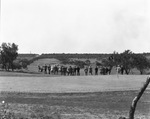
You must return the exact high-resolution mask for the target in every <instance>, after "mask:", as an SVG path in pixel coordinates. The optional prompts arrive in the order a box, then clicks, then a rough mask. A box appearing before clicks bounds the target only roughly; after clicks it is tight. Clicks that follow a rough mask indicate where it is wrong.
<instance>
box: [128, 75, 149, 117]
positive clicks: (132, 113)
mask: <svg viewBox="0 0 150 119" xmlns="http://www.w3.org/2000/svg"><path fill="white" fill-rule="evenodd" d="M149 83H150V76H148V77H147V80H146V82H145V84H144V85H143V87H142V88H141V89H140V92H139V93H138V95H137V96H136V97H135V98H134V99H133V101H132V104H131V107H130V111H129V119H134V112H135V109H136V105H137V102H138V101H139V99H140V98H141V96H142V94H143V93H144V91H145V89H146V88H147V86H148V84H149Z"/></svg>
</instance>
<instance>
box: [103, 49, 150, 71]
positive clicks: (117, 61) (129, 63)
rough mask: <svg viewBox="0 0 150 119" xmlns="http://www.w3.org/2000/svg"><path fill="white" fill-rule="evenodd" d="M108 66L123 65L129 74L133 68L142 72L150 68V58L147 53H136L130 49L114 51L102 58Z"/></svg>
mask: <svg viewBox="0 0 150 119" xmlns="http://www.w3.org/2000/svg"><path fill="white" fill-rule="evenodd" d="M102 63H103V64H104V65H106V66H110V67H113V66H121V67H122V68H123V70H124V71H125V73H126V74H129V73H130V71H131V70H132V69H133V68H136V69H137V70H139V71H140V73H141V74H143V73H144V71H145V70H148V69H149V68H150V59H148V58H147V57H146V55H145V54H135V53H133V52H132V51H130V50H125V51H124V52H122V53H118V52H114V53H113V54H112V55H111V56H110V57H108V58H105V59H103V60H102Z"/></svg>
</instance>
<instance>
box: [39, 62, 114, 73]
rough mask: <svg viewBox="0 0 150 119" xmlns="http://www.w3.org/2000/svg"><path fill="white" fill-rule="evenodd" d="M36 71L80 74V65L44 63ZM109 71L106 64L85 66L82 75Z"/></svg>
mask: <svg viewBox="0 0 150 119" xmlns="http://www.w3.org/2000/svg"><path fill="white" fill-rule="evenodd" d="M38 71H39V72H43V73H45V74H53V75H58V74H60V75H68V76H73V75H78V76H79V75H80V67H79V66H63V65H46V64H45V65H44V66H40V65H39V66H38ZM110 73H111V67H109V66H108V67H106V66H99V67H98V66H95V67H94V68H93V67H92V66H85V68H84V75H98V74H100V75H107V74H110Z"/></svg>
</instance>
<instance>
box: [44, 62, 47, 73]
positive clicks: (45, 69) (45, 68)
mask: <svg viewBox="0 0 150 119" xmlns="http://www.w3.org/2000/svg"><path fill="white" fill-rule="evenodd" d="M44 71H45V74H47V65H46V64H45V66H44Z"/></svg>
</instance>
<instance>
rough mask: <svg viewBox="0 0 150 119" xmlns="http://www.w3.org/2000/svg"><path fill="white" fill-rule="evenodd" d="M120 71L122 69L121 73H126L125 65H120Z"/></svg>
mask: <svg viewBox="0 0 150 119" xmlns="http://www.w3.org/2000/svg"><path fill="white" fill-rule="evenodd" d="M120 71H121V74H122V75H123V73H124V67H123V65H121V66H120Z"/></svg>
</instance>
